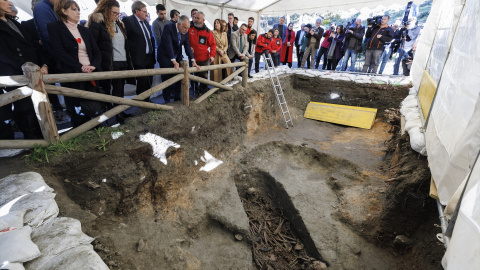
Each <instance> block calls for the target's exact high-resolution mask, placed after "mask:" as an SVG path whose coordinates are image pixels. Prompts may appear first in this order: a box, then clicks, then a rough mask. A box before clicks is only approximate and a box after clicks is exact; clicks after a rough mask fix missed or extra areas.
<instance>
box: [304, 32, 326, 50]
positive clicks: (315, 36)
mask: <svg viewBox="0 0 480 270" xmlns="http://www.w3.org/2000/svg"><path fill="white" fill-rule="evenodd" d="M305 36H306V37H307V39H308V40H307V47H308V46H310V40H311V37H312V35H311V34H310V31H308V33H306V34H305ZM322 36H323V28H321V27H319V28H318V29H313V37H314V38H315V39H316V41H315V49H318V48H319V47H320V40H321V39H322Z"/></svg>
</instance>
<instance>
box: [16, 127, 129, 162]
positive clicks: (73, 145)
mask: <svg viewBox="0 0 480 270" xmlns="http://www.w3.org/2000/svg"><path fill="white" fill-rule="evenodd" d="M115 131H120V129H119V128H113V127H99V128H96V129H94V130H93V131H89V132H86V133H84V134H82V135H80V136H78V137H76V138H73V139H70V140H68V141H62V140H59V141H58V142H56V143H52V144H50V145H48V146H41V145H35V147H34V149H33V150H32V151H31V152H30V153H29V154H27V155H25V156H23V157H24V159H25V162H26V163H27V164H32V163H35V162H36V163H43V164H45V163H50V160H51V159H52V158H53V157H57V156H60V155H62V154H65V153H66V154H70V153H71V152H74V151H84V150H87V149H90V148H91V147H92V146H95V147H96V148H97V149H99V150H103V151H107V150H108V149H107V145H108V144H109V143H110V140H107V139H105V138H103V137H104V136H105V135H107V136H111V134H112V132H115Z"/></svg>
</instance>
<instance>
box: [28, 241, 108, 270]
mask: <svg viewBox="0 0 480 270" xmlns="http://www.w3.org/2000/svg"><path fill="white" fill-rule="evenodd" d="M25 269H27V270H34V268H30V267H29V266H28V265H25ZM70 269H71V270H78V269H88V270H108V267H107V265H106V264H105V263H104V262H103V261H102V259H101V258H100V256H98V254H97V253H96V252H95V251H94V250H93V247H92V245H81V246H78V247H75V248H72V249H69V250H67V251H65V252H63V253H61V254H59V255H57V256H56V257H53V258H52V259H51V260H49V261H48V262H47V263H46V264H44V265H43V266H42V267H41V268H37V269H35V270H70Z"/></svg>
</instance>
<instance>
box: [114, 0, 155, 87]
mask: <svg viewBox="0 0 480 270" xmlns="http://www.w3.org/2000/svg"><path fill="white" fill-rule="evenodd" d="M132 12H133V15H131V16H128V17H125V18H123V20H122V21H123V23H124V24H125V30H126V33H127V37H128V40H129V45H130V48H129V51H128V52H129V53H130V56H131V58H132V63H133V68H134V69H152V68H153V67H154V65H155V40H154V38H153V35H152V29H151V28H150V25H149V24H148V22H147V20H146V19H147V15H148V12H147V7H146V6H145V4H144V3H142V2H141V1H136V2H134V3H133V4H132ZM151 87H152V76H147V77H137V95H139V94H141V93H143V92H145V91H146V90H148V89H150V88H151Z"/></svg>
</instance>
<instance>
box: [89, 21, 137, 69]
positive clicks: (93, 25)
mask: <svg viewBox="0 0 480 270" xmlns="http://www.w3.org/2000/svg"><path fill="white" fill-rule="evenodd" d="M117 25H118V28H120V31H121V32H122V34H123V36H124V37H125V52H126V55H127V62H128V66H129V67H131V66H132V65H131V62H132V61H131V58H130V54H129V47H128V40H127V36H126V35H125V26H124V25H123V23H122V22H121V21H118V22H117ZM88 28H89V29H90V32H92V35H93V39H94V40H95V42H96V43H97V45H98V48H99V49H100V52H101V53H102V64H101V66H102V70H104V71H107V70H112V69H113V43H112V37H111V36H110V34H109V33H108V30H107V26H106V25H105V19H104V17H103V14H102V13H93V14H92V15H90V25H89V27H88Z"/></svg>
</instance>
